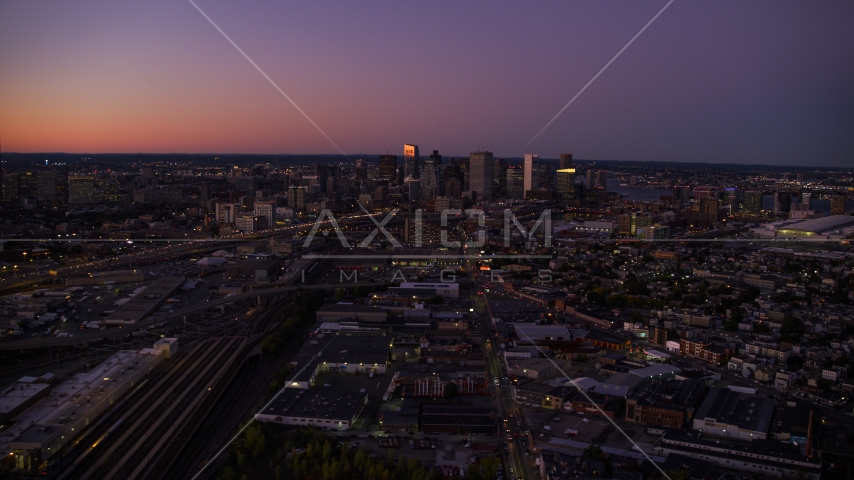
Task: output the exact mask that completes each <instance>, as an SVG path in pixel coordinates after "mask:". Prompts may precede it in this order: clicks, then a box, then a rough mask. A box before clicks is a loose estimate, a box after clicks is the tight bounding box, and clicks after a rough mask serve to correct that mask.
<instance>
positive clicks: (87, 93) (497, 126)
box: [0, 0, 854, 167]
mask: <svg viewBox="0 0 854 480" xmlns="http://www.w3.org/2000/svg"><path fill="white" fill-rule="evenodd" d="M197 4H198V5H199V6H200V7H201V8H202V9H203V10H204V11H205V12H206V13H207V14H208V15H209V16H210V17H211V18H212V19H213V20H214V21H215V22H217V23H218V24H219V26H220V27H221V28H222V29H223V30H224V31H225V32H226V33H227V34H228V35H229V36H230V37H231V38H232V39H233V40H234V41H235V42H236V43H237V44H238V45H239V46H240V47H241V48H242V49H243V50H244V51H245V52H246V53H247V54H248V55H249V56H250V57H252V59H253V60H254V61H255V62H256V63H257V64H258V65H259V66H260V67H261V68H262V69H264V70H265V71H266V72H267V74H268V75H269V76H270V77H271V78H272V79H273V80H274V81H275V82H276V83H277V84H278V85H279V86H280V87H281V88H282V90H284V91H285V92H286V93H287V94H288V95H289V96H290V97H291V98H292V99H293V100H294V101H295V102H296V103H297V104H298V105H299V106H300V107H301V108H302V109H303V110H304V111H305V112H306V113H307V114H308V115H309V116H310V117H311V118H312V119H313V120H314V121H315V122H316V123H317V124H318V125H319V126H320V127H321V128H322V129H323V130H324V131H325V132H326V133H327V134H328V135H329V136H330V137H331V138H332V139H333V140H334V141H335V142H336V143H337V144H338V145H340V146H341V148H342V149H343V150H344V151H346V152H348V153H384V152H385V150H386V147H387V146H388V148H389V149H390V150H391V151H392V152H393V153H399V154H400V153H402V149H403V143H405V142H411V143H416V144H418V145H419V146H420V147H421V151H422V152H427V151H429V150H432V149H438V150H440V152H442V153H443V154H446V155H465V154H467V153H468V152H470V151H474V150H476V149H478V147H481V146H482V147H483V148H485V149H488V150H491V151H493V152H495V154H496V155H497V156H516V155H517V154H518V153H519V152H520V150H521V149H522V148H523V147H524V146H525V144H526V143H528V141H529V140H530V139H531V138H532V137H533V136H534V134H536V133H537V131H539V130H540V129H541V128H542V127H543V126H544V125H545V124H546V122H548V121H549V119H551V118H552V116H553V115H554V114H555V113H557V111H558V110H560V108H561V107H563V105H565V104H566V102H567V101H569V99H570V98H572V97H573V96H574V95H575V94H576V93H577V92H578V91H579V89H581V87H583V86H584V84H586V83H587V82H588V81H589V80H590V79H591V78H592V77H593V75H595V74H596V72H598V71H599V69H601V68H602V67H603V66H604V65H605V64H606V63H607V62H608V61H609V60H610V59H611V58H612V57H613V56H614V54H616V53H617V52H618V51H619V50H620V49H621V48H622V47H623V46H624V45H625V44H626V42H628V41H629V40H630V39H631V38H632V37H633V36H634V35H635V34H636V33H637V32H638V31H639V30H640V29H641V28H642V27H643V26H644V25H645V24H646V23H647V22H648V21H649V20H650V19H651V18H652V17H653V16H654V15H655V14H656V13H657V12H658V11H659V10H660V9H661V8H662V7H663V6H664V5H665V4H666V0H656V1H641V2H610V1H595V2H594V1H579V2H565V1H562V2H512V3H511V2H500V3H499V2H474V1H470V2H304V3H290V2H263V3H262V2H252V3H251V4H248V2H234V1H219V0H198V1H197ZM852 25H854V2H850V1H820V2H804V1H763V2H750V1H743V0H742V1H714V2H696V1H689V0H676V1H675V2H674V3H673V4H672V5H671V6H670V7H669V8H668V9H667V10H666V11H665V12H664V13H663V14H662V15H661V16H660V17H659V18H658V19H657V20H656V21H655V22H654V23H653V24H652V25H651V26H650V27H649V28H648V29H647V30H646V31H645V32H644V33H643V35H641V36H640V37H639V38H638V39H637V40H636V41H635V42H634V43H633V44H632V45H631V46H630V47H629V48H628V49H627V50H626V51H625V52H624V53H623V54H622V56H620V58H618V59H617V60H616V61H615V62H614V63H613V64H612V65H611V66H610V67H609V68H608V69H607V70H606V71H605V72H604V73H603V74H602V75H601V76H600V77H599V78H598V79H597V80H596V82H594V83H593V84H592V85H591V86H590V87H589V88H588V89H587V90H586V91H585V92H584V93H583V94H582V95H581V96H580V97H579V98H578V100H576V101H575V103H573V104H572V105H571V106H570V107H569V108H568V109H567V110H566V111H565V112H564V113H563V115H562V116H561V117H560V118H559V119H558V120H557V121H555V122H554V123H553V124H552V125H551V126H550V127H549V129H547V130H546V131H545V132H544V133H543V134H542V135H541V136H540V137H539V138H538V139H537V140H536V141H535V142H534V143H533V144H532V145H531V147H530V148H528V149H527V152H530V153H539V154H540V155H542V156H544V157H557V155H558V154H559V153H560V152H563V151H569V152H572V153H574V154H575V157H576V158H582V159H616V160H662V161H684V162H699V161H703V162H735V163H776V164H789V165H810V164H815V165H838V166H849V167H850V166H854V88H852V86H854V28H852V27H851V26H852ZM0 66H2V72H3V73H2V74H0V139H2V147H3V150H4V151H20V152H35V151H69V152H253V153H335V152H336V149H335V147H333V146H332V145H331V144H330V143H329V142H328V141H327V140H326V139H325V138H324V137H323V136H322V135H321V134H320V133H319V132H318V131H317V130H315V129H314V127H312V126H311V124H309V123H308V121H306V120H305V118H304V117H303V116H302V115H301V114H300V113H299V112H298V111H297V110H296V109H295V108H294V107H293V106H292V105H291V104H290V103H288V102H287V100H285V99H284V98H283V97H282V96H281V94H279V93H278V92H277V91H276V90H275V89H274V88H273V86H272V85H270V84H269V83H268V82H267V80H265V79H264V77H263V76H262V75H261V74H260V73H258V71H257V70H255V69H254V67H252V65H251V64H249V62H248V61H246V59H244V58H243V57H242V56H241V55H240V53H239V52H238V51H237V50H236V49H235V48H234V47H233V46H231V44H229V43H228V42H227V40H226V39H225V38H224V37H223V36H222V35H221V34H220V33H219V32H217V31H216V29H215V28H214V27H213V26H212V25H211V24H210V23H208V21H207V20H206V19H205V18H204V17H203V16H202V15H201V14H200V13H199V12H198V11H197V10H196V9H195V8H194V7H193V6H192V5H191V4H190V3H189V2H186V1H180V0H179V1H174V0H170V1H156V0H155V1H146V2H105V1H102V2H88V1H77V2H42V1H28V2H27V1H6V2H2V3H0Z"/></svg>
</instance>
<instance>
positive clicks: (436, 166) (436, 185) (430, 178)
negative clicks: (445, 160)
mask: <svg viewBox="0 0 854 480" xmlns="http://www.w3.org/2000/svg"><path fill="white" fill-rule="evenodd" d="M443 174H444V169H443V167H442V156H441V155H439V151H438V150H433V154H432V155H430V157H428V158H427V160H424V168H423V171H422V172H421V196H422V198H424V199H428V200H429V199H432V198H434V197H436V195H440V194H441V193H442V189H441V185H442V182H441V181H440V179H441V178H442V177H443Z"/></svg>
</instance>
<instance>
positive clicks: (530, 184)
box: [522, 153, 540, 196]
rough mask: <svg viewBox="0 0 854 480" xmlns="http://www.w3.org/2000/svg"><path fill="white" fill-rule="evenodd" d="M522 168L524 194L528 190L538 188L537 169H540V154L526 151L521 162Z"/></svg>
mask: <svg viewBox="0 0 854 480" xmlns="http://www.w3.org/2000/svg"><path fill="white" fill-rule="evenodd" d="M522 168H523V169H524V176H525V183H524V186H523V187H522V189H523V191H524V195H525V196H527V195H528V190H533V189H535V188H538V187H539V185H538V180H539V171H540V156H539V155H538V154H536V153H526V154H525V160H524V161H523V163H522Z"/></svg>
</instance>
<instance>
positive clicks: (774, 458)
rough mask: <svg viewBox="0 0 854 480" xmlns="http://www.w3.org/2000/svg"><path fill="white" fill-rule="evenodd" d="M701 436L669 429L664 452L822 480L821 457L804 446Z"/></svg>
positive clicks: (774, 474) (737, 467)
mask: <svg viewBox="0 0 854 480" xmlns="http://www.w3.org/2000/svg"><path fill="white" fill-rule="evenodd" d="M701 437H702V435H700V434H698V433H697V432H691V431H689V432H683V431H680V430H668V431H667V432H665V434H664V436H663V437H662V438H661V452H662V453H663V454H666V455H668V456H670V455H673V454H676V455H684V456H686V457H689V458H692V459H700V460H704V461H707V462H711V463H713V464H715V465H717V466H719V467H724V468H728V469H733V470H736V471H739V472H753V473H759V474H761V475H764V476H766V477H772V478H773V477H778V478H780V477H788V478H803V479H806V480H819V479H820V478H821V458H820V457H818V456H815V457H805V456H804V455H803V454H802V453H801V449H800V447H798V446H797V445H794V444H792V443H788V442H778V441H773V440H753V441H752V442H733V441H726V442H723V441H720V440H715V439H707V438H701Z"/></svg>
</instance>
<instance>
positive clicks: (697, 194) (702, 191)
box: [694, 185, 718, 200]
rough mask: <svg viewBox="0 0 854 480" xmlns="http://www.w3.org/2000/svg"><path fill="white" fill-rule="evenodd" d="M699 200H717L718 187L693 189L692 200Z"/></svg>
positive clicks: (697, 187)
mask: <svg viewBox="0 0 854 480" xmlns="http://www.w3.org/2000/svg"><path fill="white" fill-rule="evenodd" d="M701 198H718V187H710V186H699V185H698V186H696V187H694V199H695V200H700V199H701Z"/></svg>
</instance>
